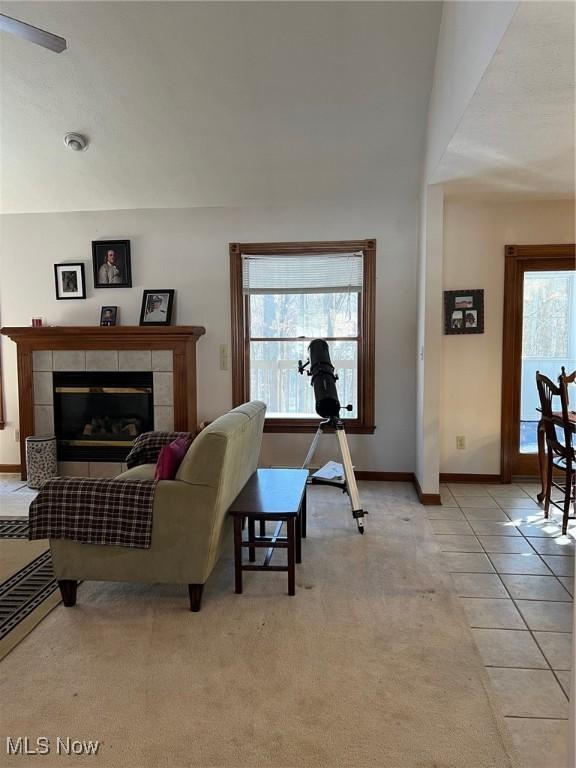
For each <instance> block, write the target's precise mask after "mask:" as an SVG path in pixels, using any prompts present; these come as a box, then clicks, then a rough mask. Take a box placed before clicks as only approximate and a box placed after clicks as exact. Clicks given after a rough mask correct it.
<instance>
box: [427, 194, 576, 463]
mask: <svg viewBox="0 0 576 768" xmlns="http://www.w3.org/2000/svg"><path fill="white" fill-rule="evenodd" d="M574 205H575V203H574V201H573V200H560V201H551V202H523V203H498V204H491V203H482V202H474V201H472V200H447V201H446V203H445V209H444V274H443V288H444V290H457V289H460V288H484V307H485V312H484V318H485V319H484V323H485V326H484V333H483V334H478V335H470V336H466V335H464V336H444V337H443V343H442V388H441V392H442V394H441V403H440V432H441V440H440V445H441V449H440V471H441V472H454V473H456V472H463V473H474V474H499V473H500V418H501V407H500V406H501V387H502V332H503V327H502V318H503V300H504V246H505V245H507V244H510V245H512V244H517V245H534V244H545V243H573V242H575V238H576V234H575V226H574V210H575V208H574ZM456 435H465V436H466V450H463V451H462V450H456Z"/></svg>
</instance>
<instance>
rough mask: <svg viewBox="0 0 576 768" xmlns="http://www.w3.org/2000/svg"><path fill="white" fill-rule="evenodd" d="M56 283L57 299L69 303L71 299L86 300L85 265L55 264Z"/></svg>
mask: <svg viewBox="0 0 576 768" xmlns="http://www.w3.org/2000/svg"><path fill="white" fill-rule="evenodd" d="M54 283H55V286H56V299H57V300H58V301H67V300H71V299H85V298H86V280H85V278H84V264H82V263H81V262H76V263H74V264H54Z"/></svg>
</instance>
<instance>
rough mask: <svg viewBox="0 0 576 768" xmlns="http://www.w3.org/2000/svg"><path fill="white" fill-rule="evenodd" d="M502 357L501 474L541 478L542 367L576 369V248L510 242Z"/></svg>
mask: <svg viewBox="0 0 576 768" xmlns="http://www.w3.org/2000/svg"><path fill="white" fill-rule="evenodd" d="M505 256H506V270H505V279H504V330H503V356H502V450H501V478H502V481H503V482H510V481H511V480H512V478H513V477H515V476H537V475H538V474H539V469H538V445H537V436H536V430H537V426H538V421H539V418H540V414H539V412H538V410H537V408H538V407H539V402H538V394H537V391H536V382H535V375H536V371H540V372H541V373H544V374H545V375H546V376H548V377H549V378H551V379H552V380H553V381H556V380H557V378H558V375H559V373H560V368H561V366H565V368H566V370H567V371H568V372H570V371H572V370H574V369H575V368H576V261H575V258H576V248H575V246H574V245H507V246H506V250H505Z"/></svg>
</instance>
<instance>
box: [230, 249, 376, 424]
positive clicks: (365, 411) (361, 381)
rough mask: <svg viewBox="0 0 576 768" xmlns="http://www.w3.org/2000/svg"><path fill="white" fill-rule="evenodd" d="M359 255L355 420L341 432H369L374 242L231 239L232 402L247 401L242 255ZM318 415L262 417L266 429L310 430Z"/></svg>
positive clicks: (372, 363) (374, 300) (372, 374)
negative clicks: (361, 268) (361, 280)
mask: <svg viewBox="0 0 576 768" xmlns="http://www.w3.org/2000/svg"><path fill="white" fill-rule="evenodd" d="M359 251H361V252H362V254H363V255H364V260H363V261H364V285H363V288H362V314H361V328H360V343H359V344H358V413H359V418H358V419H350V420H346V430H347V432H349V433H354V434H372V433H373V432H374V430H375V429H376V426H375V424H374V413H375V411H374V376H375V343H374V335H375V313H376V312H375V306H376V240H371V239H368V240H335V241H321V242H318V241H315V242H298V243H230V301H231V314H232V399H233V403H234V406H235V407H236V406H238V405H241V404H242V403H245V402H247V400H249V399H250V368H249V359H250V358H249V334H248V325H249V324H248V322H247V319H248V307H249V302H248V297H247V296H244V295H243V293H242V256H243V255H245V256H263V255H265V256H268V255H282V254H298V253H308V254H319V255H320V254H323V253H351V252H359ZM317 428H318V419H299V420H298V421H295V420H292V419H266V425H265V427H264V431H265V432H286V433H300V432H315V431H316V429H317Z"/></svg>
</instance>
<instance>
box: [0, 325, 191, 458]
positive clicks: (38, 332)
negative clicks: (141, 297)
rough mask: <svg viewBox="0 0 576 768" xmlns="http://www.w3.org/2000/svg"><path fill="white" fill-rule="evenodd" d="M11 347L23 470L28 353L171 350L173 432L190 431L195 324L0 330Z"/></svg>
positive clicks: (29, 423)
mask: <svg viewBox="0 0 576 768" xmlns="http://www.w3.org/2000/svg"><path fill="white" fill-rule="evenodd" d="M0 333H1V334H2V335H3V336H8V337H9V338H10V339H12V340H13V341H14V342H16V346H17V361H18V401H19V413H20V458H21V466H22V471H23V472H24V469H25V467H26V444H25V440H26V438H27V437H28V436H29V435H33V434H34V401H33V365H32V359H33V358H32V356H33V353H34V352H38V351H46V350H63V349H66V350H93V349H98V350H100V349H103V350H106V349H117V350H126V349H140V350H143V349H146V350H148V349H150V350H160V349H165V350H172V352H173V368H174V379H173V381H174V429H175V430H177V431H195V430H196V427H197V412H196V342H197V341H198V339H199V338H200V336H202V335H204V334H205V333H206V329H205V328H203V327H202V326H200V325H167V326H151V327H147V326H130V325H120V326H111V327H106V326H90V325H87V326H70V325H67V326H41V327H37V326H24V327H14V328H2V329H0Z"/></svg>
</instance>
